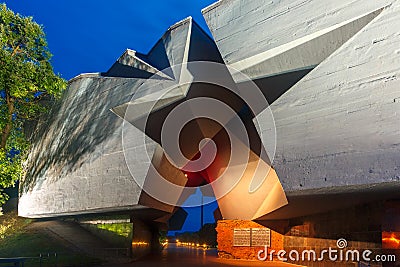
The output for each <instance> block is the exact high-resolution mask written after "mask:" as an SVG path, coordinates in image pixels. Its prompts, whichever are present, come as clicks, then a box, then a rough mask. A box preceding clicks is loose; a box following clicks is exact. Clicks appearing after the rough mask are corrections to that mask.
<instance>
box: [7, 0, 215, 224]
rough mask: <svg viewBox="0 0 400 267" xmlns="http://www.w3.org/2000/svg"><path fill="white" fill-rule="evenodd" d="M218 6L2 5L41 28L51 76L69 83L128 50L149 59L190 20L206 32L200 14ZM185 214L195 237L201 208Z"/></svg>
mask: <svg viewBox="0 0 400 267" xmlns="http://www.w3.org/2000/svg"><path fill="white" fill-rule="evenodd" d="M0 1H1V0H0ZM216 1H217V0H194V1H188V0H168V1H166V0H150V1H133V0H130V1H129V0H117V1H105V0H96V1H94V0H68V1H67V0H58V1H54V0H6V1H5V3H6V5H7V6H8V8H10V9H12V10H13V11H15V12H17V13H20V14H22V15H24V16H33V18H34V20H35V21H36V22H37V23H39V24H41V25H43V27H44V31H45V33H46V36H47V41H48V44H49V48H50V51H51V53H52V54H53V58H52V64H53V67H54V70H55V72H56V73H60V74H61V76H62V77H63V78H65V79H67V80H68V79H71V78H73V77H75V76H76V75H78V74H80V73H87V72H103V71H107V70H108V69H109V68H110V67H111V65H112V64H113V63H114V62H115V61H116V60H117V59H118V57H119V56H120V55H122V53H123V52H124V51H125V49H126V48H130V49H133V50H136V51H138V52H142V53H147V52H148V51H149V50H150V49H151V47H152V46H153V45H154V44H155V43H156V42H157V41H158V39H160V38H161V37H162V35H163V34H164V32H165V31H166V30H167V29H168V28H169V26H171V25H173V24H174V23H176V22H178V21H180V20H182V19H184V18H186V17H188V16H192V17H193V18H194V20H195V21H196V22H197V23H198V24H199V25H200V26H201V27H202V28H203V29H204V30H206V31H207V32H209V30H208V27H207V25H206V23H205V21H204V18H203V16H202V14H201V9H202V8H204V7H206V6H208V5H210V4H212V3H214V2H216ZM200 196H201V195H200V194H196V195H194V196H192V197H198V198H199V197H200ZM216 208H217V204H216V203H215V202H214V203H211V204H209V205H207V206H206V207H205V209H204V212H205V218H204V221H205V223H210V222H214V218H213V212H214V210H215V209H216ZM186 211H187V212H188V213H189V216H188V218H187V220H186V222H185V225H184V227H183V229H182V231H197V230H198V229H199V228H200V208H199V207H196V208H189V209H186Z"/></svg>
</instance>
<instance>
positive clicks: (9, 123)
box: [0, 94, 14, 149]
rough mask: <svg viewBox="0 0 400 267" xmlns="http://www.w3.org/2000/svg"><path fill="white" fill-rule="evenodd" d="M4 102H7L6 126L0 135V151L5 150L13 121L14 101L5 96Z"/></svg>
mask: <svg viewBox="0 0 400 267" xmlns="http://www.w3.org/2000/svg"><path fill="white" fill-rule="evenodd" d="M6 101H7V107H8V118H7V124H6V126H5V127H4V129H3V132H2V135H1V143H0V149H5V148H6V145H7V139H8V137H9V136H10V133H11V129H12V120H13V113H14V100H13V99H12V98H11V97H10V96H9V95H8V94H6Z"/></svg>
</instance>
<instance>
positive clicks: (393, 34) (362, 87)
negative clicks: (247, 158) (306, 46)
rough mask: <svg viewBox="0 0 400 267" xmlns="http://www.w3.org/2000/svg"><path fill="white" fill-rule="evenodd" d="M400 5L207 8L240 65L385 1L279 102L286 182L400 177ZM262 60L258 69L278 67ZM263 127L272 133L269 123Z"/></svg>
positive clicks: (313, 1)
mask: <svg viewBox="0 0 400 267" xmlns="http://www.w3.org/2000/svg"><path fill="white" fill-rule="evenodd" d="M399 5H400V2H399V1H357V0H356V1H352V0H341V1H318V0H309V1H291V0H290V1H289V0H288V1H286V0H282V1H266V0H253V1H244V0H232V1H225V0H222V1H219V2H217V3H215V4H214V5H212V6H210V7H209V8H206V9H205V10H203V13H204V17H205V19H206V21H207V23H208V25H209V27H210V29H211V31H212V33H213V36H214V38H215V40H216V42H217V45H218V47H219V49H220V51H221V54H222V56H223V58H224V60H225V62H226V63H227V64H230V65H234V64H235V62H238V61H241V60H243V59H246V58H249V57H254V56H258V55H260V56H266V55H268V51H271V50H273V49H276V48H277V47H281V48H282V47H283V48H284V47H285V44H288V43H291V42H295V41H296V40H297V39H299V38H303V37H305V36H309V35H310V34H311V35H312V34H314V33H316V32H318V31H321V30H324V29H327V28H329V27H334V26H335V25H337V24H338V23H342V22H343V21H346V20H351V19H354V18H356V17H358V16H363V15H365V14H368V13H370V12H372V11H374V10H377V9H379V8H382V7H385V8H384V9H383V11H382V12H381V13H379V14H377V16H376V17H375V18H372V21H371V22H369V23H367V24H366V26H365V27H361V29H360V30H359V31H358V32H356V33H355V34H354V35H353V36H352V37H351V38H350V39H349V40H348V41H346V42H344V44H343V45H342V46H340V47H338V48H337V50H335V51H333V53H332V54H331V55H329V56H328V57H327V58H326V59H323V60H322V62H321V63H319V65H318V66H317V67H316V68H315V69H314V70H312V71H311V72H310V73H308V74H307V75H306V76H305V77H304V78H303V79H302V80H300V81H299V82H298V83H297V84H296V85H294V86H293V87H291V88H290V89H289V90H288V91H287V92H286V93H284V94H283V95H282V96H281V97H279V98H278V99H277V100H275V102H274V103H272V104H271V110H272V112H273V114H274V117H275V123H276V127H277V149H276V157H275V161H274V163H273V165H274V167H275V168H276V171H277V173H278V176H279V178H280V180H281V182H282V185H283V187H284V189H285V191H286V192H289V193H290V192H296V191H302V190H305V189H318V188H322V189H323V188H331V187H337V186H348V185H365V184H366V185H372V184H375V183H385V182H398V181H400V157H399V156H398V155H399V152H400V146H399V140H400V124H399V121H400V105H399V103H400V100H399V99H400V98H399V97H400V80H399V79H398V76H399V75H400V69H399V67H398V66H399V62H400V56H399V55H400V53H399V48H398V45H399V42H400V35H399V34H398V29H399V28H400V24H399V21H400V15H399V14H400V12H399V11H400V7H399ZM319 49H325V46H323V44H321V45H320V47H319ZM284 52H285V50H282V51H279V53H284ZM317 52H318V51H315V53H317ZM299 55H301V51H299ZM311 56H312V54H311ZM285 60H287V61H288V62H290V60H291V58H290V53H289V54H287V57H286V59H285ZM281 61H282V60H281ZM283 61H284V60H283ZM262 67H263V68H261V69H260V68H258V69H257V68H255V69H254V71H255V72H257V73H258V75H261V74H262V71H264V72H265V73H268V72H269V69H268V66H267V65H265V66H262ZM271 68H276V66H275V65H271ZM251 73H252V72H251V71H250V72H249V74H250V75H251ZM250 77H251V76H250ZM261 89H263V88H261ZM278 89H279V88H278ZM260 129H261V130H260V131H262V132H263V133H264V136H265V137H266V138H268V131H269V130H268V125H262V122H261V125H260ZM264 141H265V142H268V140H264ZM307 192H309V193H311V194H312V192H313V191H307ZM322 192H323V191H319V193H322Z"/></svg>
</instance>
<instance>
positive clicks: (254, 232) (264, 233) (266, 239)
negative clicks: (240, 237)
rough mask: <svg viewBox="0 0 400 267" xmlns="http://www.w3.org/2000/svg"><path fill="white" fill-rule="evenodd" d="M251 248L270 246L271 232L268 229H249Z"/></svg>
mask: <svg viewBox="0 0 400 267" xmlns="http://www.w3.org/2000/svg"><path fill="white" fill-rule="evenodd" d="M251 246H252V247H263V246H267V247H270V246H271V230H270V229H268V228H252V229H251Z"/></svg>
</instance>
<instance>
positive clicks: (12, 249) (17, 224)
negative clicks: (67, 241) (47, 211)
mask: <svg viewBox="0 0 400 267" xmlns="http://www.w3.org/2000/svg"><path fill="white" fill-rule="evenodd" d="M31 223H32V221H31V220H27V219H23V218H19V217H18V216H17V215H16V214H15V213H13V214H7V215H3V216H0V258H13V257H38V256H39V255H40V254H42V255H47V254H50V255H51V257H49V258H46V259H44V261H43V264H42V266H43V267H46V266H55V263H57V266H91V265H99V264H100V263H101V261H100V260H98V259H94V258H91V257H88V256H87V255H84V254H79V253H76V252H74V251H72V250H70V249H69V248H67V247H65V246H64V245H63V244H61V243H59V242H58V241H57V240H55V239H52V238H51V237H49V236H48V235H46V234H44V233H42V232H40V231H37V230H31V229H30V228H29V227H28V226H29V225H30V224H31ZM55 253H56V255H57V256H56V257H55ZM0 266H1V265H0ZM25 266H27V267H29V266H32V267H33V266H40V264H39V260H38V259H36V260H29V261H27V262H26V265H25Z"/></svg>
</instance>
